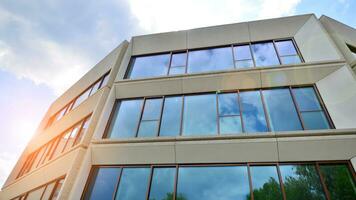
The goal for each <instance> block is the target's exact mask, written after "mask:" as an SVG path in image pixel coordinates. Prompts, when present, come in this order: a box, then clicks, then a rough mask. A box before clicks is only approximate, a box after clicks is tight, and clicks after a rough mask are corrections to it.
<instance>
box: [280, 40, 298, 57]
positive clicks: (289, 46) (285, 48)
mask: <svg viewBox="0 0 356 200" xmlns="http://www.w3.org/2000/svg"><path fill="white" fill-rule="evenodd" d="M276 47H277V49H278V53H279V55H280V56H286V55H295V54H297V51H296V50H295V47H294V44H293V42H292V41H291V40H286V41H278V42H276Z"/></svg>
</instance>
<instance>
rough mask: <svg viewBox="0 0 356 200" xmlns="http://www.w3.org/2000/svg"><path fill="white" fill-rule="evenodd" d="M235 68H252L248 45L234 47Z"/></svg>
mask: <svg viewBox="0 0 356 200" xmlns="http://www.w3.org/2000/svg"><path fill="white" fill-rule="evenodd" d="M234 56H235V66H236V68H249V67H253V60H252V56H251V50H250V45H241V46H235V47H234Z"/></svg>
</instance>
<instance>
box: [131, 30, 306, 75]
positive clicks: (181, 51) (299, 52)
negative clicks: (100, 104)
mask: <svg viewBox="0 0 356 200" xmlns="http://www.w3.org/2000/svg"><path fill="white" fill-rule="evenodd" d="M280 41H292V44H293V46H294V48H295V50H296V53H297V54H295V56H298V57H299V59H300V63H294V64H283V63H282V61H281V56H280V55H279V51H278V49H277V46H276V44H275V43H276V42H280ZM268 42H270V43H272V44H273V48H274V50H275V52H276V56H277V59H278V61H279V64H278V65H270V66H256V59H255V56H254V55H253V52H252V47H251V46H252V45H253V44H258V43H268ZM244 45H248V46H249V49H250V54H251V59H242V60H236V58H235V52H234V48H235V47H238V46H244ZM224 47H229V48H231V51H232V63H233V68H232V69H223V70H213V71H204V72H193V73H188V63H189V53H190V52H191V51H199V50H208V49H215V48H224ZM176 53H186V54H187V55H186V65H185V72H184V73H182V74H173V75H170V74H169V72H170V69H171V62H172V55H173V54H176ZM161 54H169V63H168V66H167V67H168V70H167V73H166V75H160V76H152V77H144V78H130V77H129V76H130V74H131V71H132V68H133V64H132V63H133V61H134V60H135V58H138V57H147V56H155V55H161ZM282 57H283V56H282ZM245 60H252V62H253V66H252V67H247V68H237V66H236V61H245ZM303 63H305V60H304V58H303V55H302V53H301V51H300V49H299V47H298V45H297V43H296V41H295V39H294V37H281V38H276V39H271V40H256V41H251V42H241V43H230V44H222V45H214V46H208V47H198V48H186V49H178V50H173V51H163V52H158V53H147V54H140V55H131V57H130V61H129V63H128V65H127V68H126V71H125V74H124V80H140V79H152V78H162V77H174V76H182V75H190V74H206V73H212V72H221V71H243V70H249V69H250V70H251V69H256V68H270V67H276V66H278V67H283V66H290V65H298V64H303Z"/></svg>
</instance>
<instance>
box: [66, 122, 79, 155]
mask: <svg viewBox="0 0 356 200" xmlns="http://www.w3.org/2000/svg"><path fill="white" fill-rule="evenodd" d="M80 126H81V124H78V125H76V126H75V127H74V128H73V130H72V133H71V135H70V136H69V138H68V142H67V144H66V147H65V149H64V151H67V150H69V149H70V148H72V146H73V143H74V140H75V138H76V137H77V135H78V132H79V129H80Z"/></svg>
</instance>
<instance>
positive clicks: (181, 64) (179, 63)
mask: <svg viewBox="0 0 356 200" xmlns="http://www.w3.org/2000/svg"><path fill="white" fill-rule="evenodd" d="M186 63H187V53H185V52H184V53H174V54H172V61H171V67H170V69H169V75H174V74H184V73H185V67H186Z"/></svg>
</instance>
